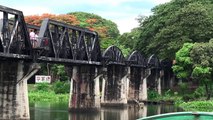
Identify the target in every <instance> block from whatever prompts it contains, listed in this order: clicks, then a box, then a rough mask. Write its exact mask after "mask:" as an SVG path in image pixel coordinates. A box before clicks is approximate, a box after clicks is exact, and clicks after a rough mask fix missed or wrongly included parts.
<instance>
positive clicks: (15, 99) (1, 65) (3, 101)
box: [0, 61, 40, 120]
mask: <svg viewBox="0 0 213 120" xmlns="http://www.w3.org/2000/svg"><path fill="white" fill-rule="evenodd" d="M39 69H40V67H39V66H38V65H37V64H29V63H28V64H27V63H24V62H23V61H13V62H12V61H1V62H0V119H13V120H17V119H18V120H23V119H24V120H26V119H30V114H29V101H28V91H27V80H28V79H29V78H30V77H31V76H32V75H34V74H35V73H36V72H37V71H38V70H39Z"/></svg>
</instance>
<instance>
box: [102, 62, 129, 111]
mask: <svg viewBox="0 0 213 120" xmlns="http://www.w3.org/2000/svg"><path fill="white" fill-rule="evenodd" d="M125 69H126V68H124V66H114V65H112V66H108V68H104V72H105V73H104V77H103V83H102V85H103V86H102V98H101V106H104V107H109V106H111V107H126V106H127V96H128V89H129V88H128V84H129V83H128V80H127V76H128V74H127V73H125V72H126V71H125ZM124 73H125V74H124Z"/></svg>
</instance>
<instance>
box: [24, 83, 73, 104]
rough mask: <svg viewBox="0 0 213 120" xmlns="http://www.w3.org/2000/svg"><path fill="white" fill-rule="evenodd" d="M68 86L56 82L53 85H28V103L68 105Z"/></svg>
mask: <svg viewBox="0 0 213 120" xmlns="http://www.w3.org/2000/svg"><path fill="white" fill-rule="evenodd" d="M68 85H69V84H68V83H66V82H56V83H54V84H52V85H51V84H44V83H42V84H28V97H29V102H30V103H35V102H55V103H68V101H69V87H67V86H68Z"/></svg>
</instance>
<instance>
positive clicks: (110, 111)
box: [30, 103, 182, 120]
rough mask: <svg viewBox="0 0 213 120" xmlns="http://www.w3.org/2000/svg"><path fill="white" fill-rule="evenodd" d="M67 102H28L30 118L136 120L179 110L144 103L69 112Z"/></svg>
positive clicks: (48, 119) (178, 109)
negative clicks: (89, 111)
mask: <svg viewBox="0 0 213 120" xmlns="http://www.w3.org/2000/svg"><path fill="white" fill-rule="evenodd" d="M67 105H68V104H67V103H66V104H65V103H64V104H59V103H57V104H56V103H34V104H30V117H31V120H136V119H137V118H141V117H145V116H151V115H156V114H162V113H168V112H179V111H182V110H181V109H180V108H177V107H174V106H173V105H145V106H144V107H143V108H138V107H136V106H135V107H134V106H129V107H127V108H125V109H115V108H101V110H100V111H99V112H97V113H69V112H68V111H67V109H68V107H67Z"/></svg>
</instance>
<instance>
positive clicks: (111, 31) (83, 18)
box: [25, 12, 119, 39]
mask: <svg viewBox="0 0 213 120" xmlns="http://www.w3.org/2000/svg"><path fill="white" fill-rule="evenodd" d="M44 18H50V19H53V20H57V21H62V22H65V23H67V24H70V25H75V26H80V27H83V28H88V29H90V30H92V31H97V32H98V33H99V36H100V37H101V38H102V39H106V38H114V39H116V38H117V37H118V36H119V30H118V28H117V25H116V24H115V23H114V22H112V21H110V20H106V19H104V18H102V17H100V16H98V15H95V14H90V13H85V12H73V13H68V14H61V15H54V14H47V13H45V14H42V15H40V16H39V15H30V16H25V21H26V22H27V23H29V24H33V25H41V22H42V20H43V19H44Z"/></svg>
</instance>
